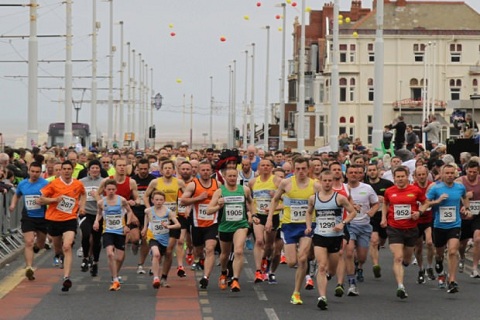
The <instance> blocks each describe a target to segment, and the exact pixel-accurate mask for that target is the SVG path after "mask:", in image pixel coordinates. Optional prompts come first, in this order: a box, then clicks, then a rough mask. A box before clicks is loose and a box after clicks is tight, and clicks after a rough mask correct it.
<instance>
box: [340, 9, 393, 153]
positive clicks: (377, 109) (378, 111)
mask: <svg viewBox="0 0 480 320" xmlns="http://www.w3.org/2000/svg"><path fill="white" fill-rule="evenodd" d="M383 8H384V5H383V1H377V29H376V35H375V83H374V85H375V89H374V90H375V97H374V102H373V114H374V115H375V116H374V117H373V131H372V145H373V148H378V147H380V145H381V143H382V140H383V130H382V127H383V85H384V83H383V82H384V81H383V79H384V72H383V70H384V43H383V11H384V9H383ZM337 145H338V143H337Z"/></svg>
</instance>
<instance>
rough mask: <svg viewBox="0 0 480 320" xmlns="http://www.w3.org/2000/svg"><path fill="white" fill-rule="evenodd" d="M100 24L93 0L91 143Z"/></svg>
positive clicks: (94, 130) (93, 138) (94, 125)
mask: <svg viewBox="0 0 480 320" xmlns="http://www.w3.org/2000/svg"><path fill="white" fill-rule="evenodd" d="M99 26H100V24H99V23H98V22H97V0H93V15H92V102H91V109H90V125H91V127H92V129H91V132H92V135H91V141H92V142H95V143H96V142H97V139H98V137H97V130H98V128H97V33H98V29H99Z"/></svg>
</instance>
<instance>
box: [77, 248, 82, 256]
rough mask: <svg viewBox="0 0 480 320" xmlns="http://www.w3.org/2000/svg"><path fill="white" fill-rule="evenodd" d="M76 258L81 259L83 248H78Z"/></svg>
mask: <svg viewBox="0 0 480 320" xmlns="http://www.w3.org/2000/svg"><path fill="white" fill-rule="evenodd" d="M77 257H79V258H81V257H83V248H82V247H80V248H78V250H77Z"/></svg>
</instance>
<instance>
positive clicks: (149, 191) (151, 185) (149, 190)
mask: <svg viewBox="0 0 480 320" xmlns="http://www.w3.org/2000/svg"><path fill="white" fill-rule="evenodd" d="M157 181H158V180H157V179H153V180H152V181H150V183H149V184H148V187H147V190H146V191H145V193H144V194H143V203H145V207H147V208H150V195H151V194H152V192H153V190H155V186H156V185H157Z"/></svg>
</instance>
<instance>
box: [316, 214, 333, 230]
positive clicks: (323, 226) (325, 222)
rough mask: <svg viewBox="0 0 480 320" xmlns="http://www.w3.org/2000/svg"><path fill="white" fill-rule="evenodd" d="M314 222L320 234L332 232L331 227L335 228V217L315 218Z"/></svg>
mask: <svg viewBox="0 0 480 320" xmlns="http://www.w3.org/2000/svg"><path fill="white" fill-rule="evenodd" d="M316 222H317V228H318V229H319V230H320V232H321V233H322V232H327V231H332V229H333V227H335V216H332V215H328V216H317V218H316Z"/></svg>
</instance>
